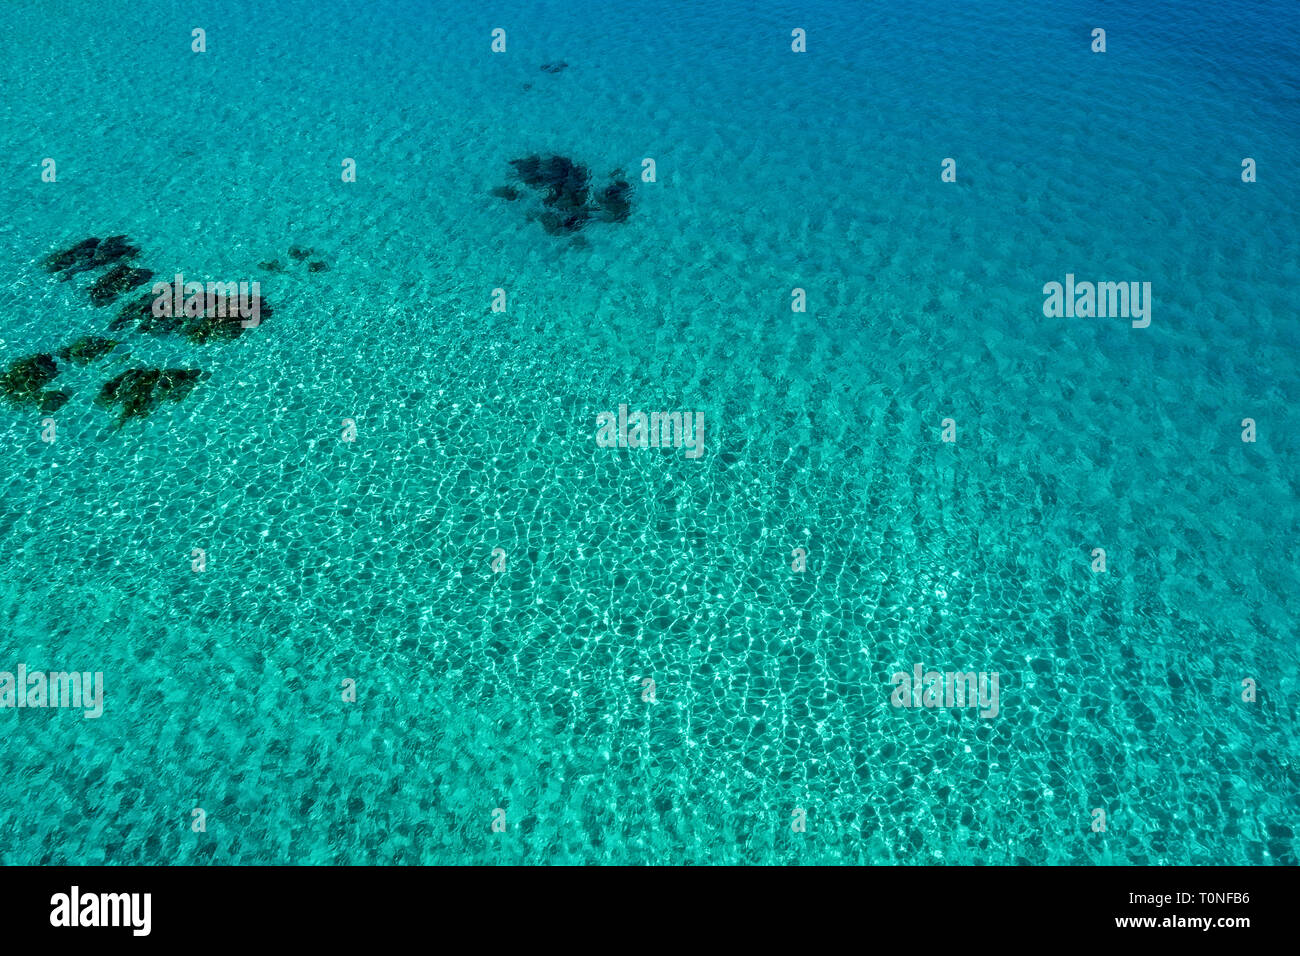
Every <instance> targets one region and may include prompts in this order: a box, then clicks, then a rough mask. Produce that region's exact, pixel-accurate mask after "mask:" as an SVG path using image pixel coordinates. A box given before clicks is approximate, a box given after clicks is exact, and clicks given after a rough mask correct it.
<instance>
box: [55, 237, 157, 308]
mask: <svg viewBox="0 0 1300 956" xmlns="http://www.w3.org/2000/svg"><path fill="white" fill-rule="evenodd" d="M139 253H140V248H139V247H138V246H133V245H131V244H130V243H129V242H127V238H126V236H109V237H108V238H107V239H102V240H101V239H99V238H97V237H95V236H91V237H90V238H89V239H83V240H81V242H79V243H77V244H76V245H75V246H70V247H69V248H67V249H62V250H59V251H57V252H52V253H50V254H49V255H48V256H46V257H45V259H44V260H43V264H44V266H45V269H46V271H47V272H55V273H59V279H60V281H64V282H66V281H67V280H68V279H71V278H72V277H73V276H74V275H77V274H79V273H82V272H89V271H91V270H94V269H99V268H102V267H104V266H112V268H111V269H109V270H108V271H107V272H106V273H104V274H103V275H102V276H100V278H99V280H98V281H97V282H95V283H94V284H93V285H91V286H90V290H89V291H90V301H91V302H93V303H95V305H108V304H109V303H110V302H112V301H113V300H114V299H116V298H117V297H118V296H119V295H121V294H122V293H123V292H129V291H130V290H131V289H134V288H136V287H137V286H141V285H144V284H145V283H146V282H148V281H149V280H150V279H152V278H153V273H152V272H150V271H149V270H148V269H137V268H135V267H133V266H129V265H127V263H126V260H130V259H134V258H135V257H136V256H137V255H139Z"/></svg>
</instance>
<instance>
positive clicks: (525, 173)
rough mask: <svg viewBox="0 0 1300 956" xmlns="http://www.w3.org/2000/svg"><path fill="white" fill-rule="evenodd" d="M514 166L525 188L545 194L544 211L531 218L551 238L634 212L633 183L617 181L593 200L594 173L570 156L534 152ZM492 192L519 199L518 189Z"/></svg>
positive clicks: (616, 220)
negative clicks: (538, 223)
mask: <svg viewBox="0 0 1300 956" xmlns="http://www.w3.org/2000/svg"><path fill="white" fill-rule="evenodd" d="M510 165H511V166H513V167H514V168H515V175H517V176H518V177H519V180H520V181H521V182H522V183H523V184H524V185H525V186H529V187H531V188H532V189H534V190H536V191H538V192H540V193H541V194H542V207H543V208H542V210H541V211H540V212H534V213H530V214H529V218H530V219H536V220H537V221H539V222H540V223H541V224H542V228H543V229H545V230H546V231H547V232H548V233H550V234H551V235H565V234H572V233H576V232H578V231H579V230H581V229H582V228H583V227H584V226H586V225H587V223H589V222H591V221H593V220H595V221H599V222H626V221H627V218H628V216H629V215H630V213H631V211H632V199H631V196H632V185H631V183H629V182H627V181H626V180H623V179H616V180H615V181H614V182H611V183H610V184H609V185H608V186H606V187H605V188H604V189H601V190H600V191H599V192H597V193H596V194H595V196H594V197H593V196H592V192H591V170H590V169H589V168H588V167H586V166H584V165H583V164H581V163H577V162H574V161H573V160H571V159H569V158H568V157H567V156H558V155H554V156H540V155H538V154H536V153H534V154H533V155H531V156H524V157H522V158H520V159H512V160H510ZM507 190H509V192H507ZM492 193H493V195H495V196H500V197H501V198H503V199H509V200H511V201H513V200H514V199H518V198H519V192H518V190H516V189H514V188H513V187H510V186H502V187H499V188H498V189H494V190H493V191H492ZM510 193H513V194H514V195H513V196H512V195H510Z"/></svg>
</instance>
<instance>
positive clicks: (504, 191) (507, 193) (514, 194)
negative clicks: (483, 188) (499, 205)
mask: <svg viewBox="0 0 1300 956" xmlns="http://www.w3.org/2000/svg"><path fill="white" fill-rule="evenodd" d="M492 195H493V196H496V197H497V198H498V199H504V200H506V201H507V202H514V201H515V200H516V199H518V198H519V190H518V189H515V187H514V186H498V187H497V188H496V189H494V190H492Z"/></svg>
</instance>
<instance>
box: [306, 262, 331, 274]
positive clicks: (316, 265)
mask: <svg viewBox="0 0 1300 956" xmlns="http://www.w3.org/2000/svg"><path fill="white" fill-rule="evenodd" d="M307 271H308V272H329V271H330V267H329V266H327V265H326V264H325V263H323V262H312V263H309V264H308V265H307Z"/></svg>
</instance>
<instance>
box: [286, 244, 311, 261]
mask: <svg viewBox="0 0 1300 956" xmlns="http://www.w3.org/2000/svg"><path fill="white" fill-rule="evenodd" d="M315 251H316V250H315V249H304V248H303V247H302V246H290V247H289V258H290V259H294V260H296V261H297V262H302V260H304V259H306V258H307V257H309V256H310V255H311V254H312V253H313V252H315Z"/></svg>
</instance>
